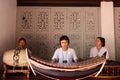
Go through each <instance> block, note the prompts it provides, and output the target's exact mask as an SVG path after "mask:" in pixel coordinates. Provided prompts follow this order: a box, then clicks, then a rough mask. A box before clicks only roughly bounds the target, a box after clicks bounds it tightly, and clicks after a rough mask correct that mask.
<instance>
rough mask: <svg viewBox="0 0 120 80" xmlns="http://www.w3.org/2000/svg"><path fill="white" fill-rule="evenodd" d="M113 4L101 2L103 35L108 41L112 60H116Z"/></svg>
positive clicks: (107, 44)
mask: <svg viewBox="0 0 120 80" xmlns="http://www.w3.org/2000/svg"><path fill="white" fill-rule="evenodd" d="M113 9H114V8H113V2H112V1H110V2H104V1H102V2H101V33H102V36H103V37H104V38H105V39H106V47H107V49H108V51H109V56H110V59H112V60H115V35H114V11H113Z"/></svg>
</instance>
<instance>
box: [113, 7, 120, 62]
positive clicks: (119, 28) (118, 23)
mask: <svg viewBox="0 0 120 80" xmlns="http://www.w3.org/2000/svg"><path fill="white" fill-rule="evenodd" d="M114 10H115V14H114V16H115V42H116V44H115V45H116V46H115V47H116V60H117V61H120V7H115V8H114Z"/></svg>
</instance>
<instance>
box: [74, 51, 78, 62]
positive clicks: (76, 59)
mask: <svg viewBox="0 0 120 80" xmlns="http://www.w3.org/2000/svg"><path fill="white" fill-rule="evenodd" d="M73 59H74V62H78V58H77V55H76V52H75V50H74V49H73Z"/></svg>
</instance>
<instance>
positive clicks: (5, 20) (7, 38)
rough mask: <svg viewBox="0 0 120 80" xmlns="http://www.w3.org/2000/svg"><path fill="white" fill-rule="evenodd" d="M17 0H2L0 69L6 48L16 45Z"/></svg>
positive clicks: (0, 13) (0, 3)
mask: <svg viewBox="0 0 120 80" xmlns="http://www.w3.org/2000/svg"><path fill="white" fill-rule="evenodd" d="M16 9H17V6H16V0H0V59H1V60H0V70H1V67H2V55H3V52H4V51H5V50H8V49H11V48H13V47H14V46H15V31H16Z"/></svg>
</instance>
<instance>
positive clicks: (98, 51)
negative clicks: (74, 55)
mask: <svg viewBox="0 0 120 80" xmlns="http://www.w3.org/2000/svg"><path fill="white" fill-rule="evenodd" d="M104 53H106V56H105V58H106V59H109V55H108V50H107V49H106V48H105V38H103V37H97V38H96V46H95V47H93V48H91V50H90V57H95V56H100V57H102V56H104Z"/></svg>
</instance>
